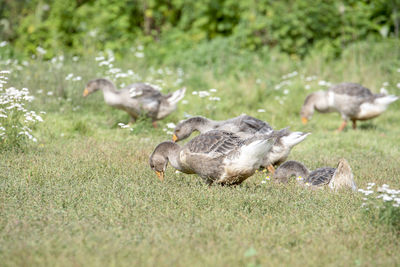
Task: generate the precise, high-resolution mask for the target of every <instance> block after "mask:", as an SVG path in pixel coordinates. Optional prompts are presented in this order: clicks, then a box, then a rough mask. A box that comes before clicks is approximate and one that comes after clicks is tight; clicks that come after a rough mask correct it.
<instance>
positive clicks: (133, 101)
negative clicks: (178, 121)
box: [83, 79, 185, 126]
mask: <svg viewBox="0 0 400 267" xmlns="http://www.w3.org/2000/svg"><path fill="white" fill-rule="evenodd" d="M97 90H102V91H103V95H104V101H105V102H106V104H107V105H109V106H112V107H114V108H118V109H122V110H124V111H126V112H127V113H128V114H129V115H130V116H131V120H132V122H135V121H136V119H137V118H138V117H139V116H140V115H141V114H146V115H147V116H148V117H150V118H151V119H152V121H153V125H154V126H156V124H155V121H157V120H161V119H163V118H165V117H166V116H168V115H169V114H170V113H171V112H173V111H174V110H175V109H176V105H177V103H178V102H179V101H180V100H181V99H182V98H183V97H184V95H185V88H183V89H180V90H178V91H175V92H173V93H169V94H167V95H162V94H161V93H160V91H158V90H156V89H154V88H153V87H152V86H150V85H148V84H145V83H134V84H131V85H128V86H127V87H125V88H122V89H121V90H117V89H116V88H115V86H114V84H113V83H112V82H111V81H109V80H107V79H95V80H92V81H90V82H88V83H87V85H86V88H85V90H84V91H83V96H85V97H86V96H88V95H89V94H91V93H93V92H95V91H97Z"/></svg>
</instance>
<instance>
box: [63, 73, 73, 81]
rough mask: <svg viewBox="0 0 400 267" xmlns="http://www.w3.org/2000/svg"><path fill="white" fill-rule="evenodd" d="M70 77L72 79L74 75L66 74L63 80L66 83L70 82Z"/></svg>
mask: <svg viewBox="0 0 400 267" xmlns="http://www.w3.org/2000/svg"><path fill="white" fill-rule="evenodd" d="M72 77H74V74H73V73H70V74H68V75H67V76H66V77H65V80H66V81H68V80H71V79H72Z"/></svg>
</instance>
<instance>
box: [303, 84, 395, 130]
mask: <svg viewBox="0 0 400 267" xmlns="http://www.w3.org/2000/svg"><path fill="white" fill-rule="evenodd" d="M397 99H398V97H397V96H395V95H387V94H373V93H371V91H370V90H369V89H367V88H365V87H363V86H362V85H360V84H356V83H341V84H338V85H335V86H333V87H331V88H329V89H328V90H327V91H318V92H314V93H312V94H310V95H308V96H307V97H306V99H305V101H304V105H303V107H302V108H301V112H300V115H301V120H302V122H303V123H304V124H306V123H307V122H308V120H310V119H311V117H312V115H313V113H314V110H317V111H319V112H321V113H327V112H335V111H336V112H339V113H340V114H341V116H342V119H343V122H342V124H341V125H340V127H339V128H338V131H339V132H340V131H342V130H343V129H344V128H345V127H346V124H347V121H348V120H349V119H350V120H351V121H352V122H353V129H356V127H357V125H356V121H357V120H369V119H372V118H375V117H377V116H379V115H381V114H382V113H383V112H384V111H385V110H386V109H387V107H388V105H389V104H390V103H393V102H394V101H396V100H397Z"/></svg>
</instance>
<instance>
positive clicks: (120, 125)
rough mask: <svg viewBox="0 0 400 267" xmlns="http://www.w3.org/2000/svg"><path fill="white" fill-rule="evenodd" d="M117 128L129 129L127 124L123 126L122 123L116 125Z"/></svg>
mask: <svg viewBox="0 0 400 267" xmlns="http://www.w3.org/2000/svg"><path fill="white" fill-rule="evenodd" d="M118 126H119V127H121V128H122V129H126V128H129V125H128V124H123V123H122V122H120V123H118Z"/></svg>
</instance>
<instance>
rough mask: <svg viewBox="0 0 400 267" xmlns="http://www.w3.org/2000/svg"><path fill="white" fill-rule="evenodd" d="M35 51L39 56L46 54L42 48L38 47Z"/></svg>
mask: <svg viewBox="0 0 400 267" xmlns="http://www.w3.org/2000/svg"><path fill="white" fill-rule="evenodd" d="M36 51H37V52H38V53H39V54H41V55H44V54H46V50H45V49H44V48H43V47H40V46H38V47H36Z"/></svg>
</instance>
